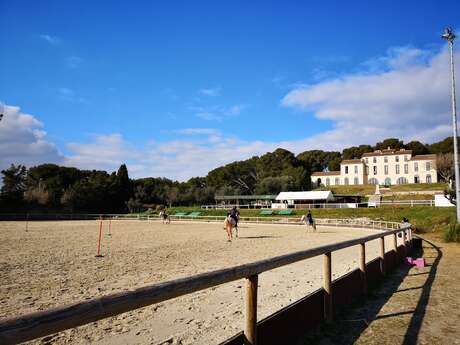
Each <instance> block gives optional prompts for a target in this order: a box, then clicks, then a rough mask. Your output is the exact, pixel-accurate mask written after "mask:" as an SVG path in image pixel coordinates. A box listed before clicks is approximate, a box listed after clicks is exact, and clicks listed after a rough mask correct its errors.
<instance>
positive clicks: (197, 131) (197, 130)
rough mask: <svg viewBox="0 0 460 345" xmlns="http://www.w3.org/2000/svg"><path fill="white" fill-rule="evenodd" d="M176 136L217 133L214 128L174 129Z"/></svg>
mask: <svg viewBox="0 0 460 345" xmlns="http://www.w3.org/2000/svg"><path fill="white" fill-rule="evenodd" d="M174 132H175V133H178V134H185V135H194V134H197V135H202V134H205V135H209V134H217V133H219V131H218V130H217V129H215V128H183V129H176V130H175V131H174Z"/></svg>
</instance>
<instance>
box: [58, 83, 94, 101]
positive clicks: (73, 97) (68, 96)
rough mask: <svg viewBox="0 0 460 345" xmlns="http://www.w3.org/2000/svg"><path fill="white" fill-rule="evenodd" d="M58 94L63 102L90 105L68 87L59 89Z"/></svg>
mask: <svg viewBox="0 0 460 345" xmlns="http://www.w3.org/2000/svg"><path fill="white" fill-rule="evenodd" d="M57 93H58V96H59V98H60V99H62V100H63V101H67V102H76V103H83V104H88V101H87V100H86V99H85V98H83V97H80V96H78V95H77V94H76V93H75V91H74V90H72V89H69V88H67V87H60V88H58V89H57Z"/></svg>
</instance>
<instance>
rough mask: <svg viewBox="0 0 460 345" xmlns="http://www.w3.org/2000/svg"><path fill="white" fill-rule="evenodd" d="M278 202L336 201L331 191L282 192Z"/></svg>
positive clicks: (277, 198)
mask: <svg viewBox="0 0 460 345" xmlns="http://www.w3.org/2000/svg"><path fill="white" fill-rule="evenodd" d="M276 200H325V201H332V200H334V195H333V194H332V192H331V191H330V190H326V191H313V192H312V191H310V192H281V193H279V194H278V196H277V197H276Z"/></svg>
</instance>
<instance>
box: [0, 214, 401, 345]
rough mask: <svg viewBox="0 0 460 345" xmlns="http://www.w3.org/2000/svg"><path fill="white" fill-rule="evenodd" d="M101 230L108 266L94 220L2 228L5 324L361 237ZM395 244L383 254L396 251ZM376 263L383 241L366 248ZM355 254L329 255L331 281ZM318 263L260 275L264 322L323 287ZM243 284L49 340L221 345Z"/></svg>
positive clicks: (247, 229)
mask: <svg viewBox="0 0 460 345" xmlns="http://www.w3.org/2000/svg"><path fill="white" fill-rule="evenodd" d="M108 225H109V224H108V222H104V227H103V229H104V231H103V237H102V242H103V247H102V254H103V255H104V257H103V258H95V254H96V250H97V239H98V233H99V225H98V222H97V221H59V222H29V225H28V231H27V232H26V231H25V222H0V283H1V284H0V300H1V301H0V318H6V317H11V316H15V315H20V314H24V313H29V312H34V311H38V310H45V309H48V308H51V307H56V306H62V305H65V304H70V303H74V302H79V301H82V300H85V299H90V298H93V297H99V296H103V295H106V294H110V293H114V292H120V291H125V290H129V289H133V288H137V287H141V286H145V285H149V284H154V283H158V282H163V281H167V280H172V279H175V278H180V277H186V276H190V275H194V274H198V273H203V272H207V271H211V270H215V269H220V268H225V267H229V266H234V265H239V264H243V263H248V262H253V261H256V260H261V259H265V258H269V257H272V256H276V255H281V254H287V253H291V252H294V251H298V250H304V249H307V248H310V247H315V246H318V245H323V244H329V243H335V242H340V241H343V240H347V239H352V238H356V237H362V236H365V235H369V234H371V233H374V232H373V231H371V230H369V231H367V230H363V229H356V230H354V229H340V228H339V229H338V228H326V227H318V231H317V232H316V233H312V232H307V231H306V230H305V228H304V227H303V226H295V225H260V224H258V225H255V224H254V225H248V224H241V227H240V238H239V239H237V240H235V241H233V242H232V243H228V242H226V234H225V231H224V230H223V229H222V226H221V224H220V223H179V222H175V223H172V224H169V225H163V224H160V223H158V222H153V221H152V222H147V221H113V222H112V226H111V234H110V235H109V232H108ZM390 237H391V236H389V237H387V243H386V248H387V250H388V248H390V249H391V248H392V244H391V243H392V242H391V241H392V239H391V238H390ZM366 251H367V261H370V260H372V259H374V258H375V257H377V255H378V241H372V242H370V243H369V244H368V245H367V247H366ZM358 259H359V248H358V247H353V248H347V249H344V250H341V251H338V252H335V253H334V254H333V255H332V271H333V275H334V278H335V277H339V276H340V275H343V274H344V273H346V272H348V271H351V270H353V269H355V268H356V267H357V266H358ZM322 260H323V259H322V257H317V258H312V259H309V260H305V261H301V262H298V263H295V264H292V265H288V266H285V267H281V268H278V269H276V270H273V271H269V272H266V273H263V274H261V275H259V299H258V303H259V304H258V318H259V319H262V318H264V317H266V316H268V315H270V314H272V313H273V312H275V311H277V310H279V309H280V308H282V307H284V306H286V305H289V304H290V303H292V302H294V301H296V300H298V299H300V298H301V297H303V296H305V295H306V294H308V293H309V292H312V291H314V290H316V289H318V288H319V287H320V286H321V284H322V265H323V264H322V262H323V261H322ZM244 283H245V282H244V281H243V280H239V281H235V282H233V283H228V284H224V285H221V286H218V287H215V288H211V289H207V290H204V291H200V292H196V293H193V294H190V295H187V296H183V297H180V298H176V299H173V300H169V301H165V302H162V303H159V304H156V305H152V306H149V307H145V308H142V309H138V310H135V311H132V312H129V313H125V314H121V315H119V316H117V317H112V318H108V319H105V320H101V321H99V322H95V323H92V324H88V325H86V326H82V327H79V328H76V329H72V330H68V331H65V332H61V333H59V334H56V335H53V336H49V337H45V338H44V339H41V340H37V341H34V342H32V343H53V344H68V343H72V344H100V345H102V344H107V345H108V344H115V345H117V344H218V343H219V342H221V341H223V340H225V339H227V338H228V337H230V336H232V335H234V334H236V333H237V332H239V331H241V330H242V329H243V327H244V286H245V285H244Z"/></svg>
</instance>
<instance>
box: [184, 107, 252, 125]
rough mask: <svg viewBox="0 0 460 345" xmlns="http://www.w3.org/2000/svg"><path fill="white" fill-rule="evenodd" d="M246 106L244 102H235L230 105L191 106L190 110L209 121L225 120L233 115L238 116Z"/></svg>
mask: <svg viewBox="0 0 460 345" xmlns="http://www.w3.org/2000/svg"><path fill="white" fill-rule="evenodd" d="M244 108H246V106H245V105H243V104H235V105H232V106H230V107H224V106H217V105H215V106H208V107H202V106H190V107H189V110H191V111H192V112H194V113H195V116H196V117H199V118H200V119H203V120H207V121H218V122H220V121H223V120H224V119H226V118H228V117H232V116H237V115H239V114H241V112H242V111H243V110H244Z"/></svg>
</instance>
